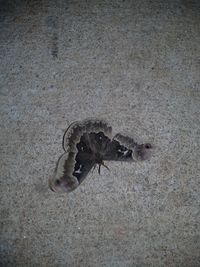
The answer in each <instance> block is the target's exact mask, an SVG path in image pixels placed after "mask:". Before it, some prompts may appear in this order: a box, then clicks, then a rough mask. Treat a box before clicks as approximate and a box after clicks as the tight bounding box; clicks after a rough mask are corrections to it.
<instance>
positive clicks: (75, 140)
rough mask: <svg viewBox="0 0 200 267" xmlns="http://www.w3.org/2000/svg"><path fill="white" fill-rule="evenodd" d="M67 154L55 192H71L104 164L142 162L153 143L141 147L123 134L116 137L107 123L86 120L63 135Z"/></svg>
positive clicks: (54, 180) (53, 187)
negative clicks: (106, 162)
mask: <svg viewBox="0 0 200 267" xmlns="http://www.w3.org/2000/svg"><path fill="white" fill-rule="evenodd" d="M62 145H63V149H64V151H65V152H64V153H63V154H62V155H61V156H60V157H59V159H58V161H57V164H56V168H55V171H54V175H53V176H52V177H51V178H50V179H49V187H50V188H51V190H52V191H54V192H71V191H73V190H74V189H76V188H77V187H78V186H79V185H80V184H81V183H82V182H83V180H84V179H85V178H86V177H87V175H88V173H89V172H90V171H91V169H93V168H95V167H96V166H97V165H98V173H99V174H100V170H101V166H104V167H106V168H107V169H108V167H107V166H106V165H105V163H104V161H130V162H131V161H133V162H134V161H138V160H146V159H148V158H149V156H150V154H151V150H152V145H151V144H150V143H145V144H137V143H136V142H135V141H134V140H133V139H132V138H131V137H128V136H124V135H122V134H120V133H118V134H116V135H115V136H114V137H112V127H111V126H110V125H109V124H108V123H107V122H106V121H104V120H98V119H86V120H83V121H77V122H74V123H72V124H71V125H70V126H69V127H68V128H67V130H66V132H65V133H64V136H63V143H62Z"/></svg>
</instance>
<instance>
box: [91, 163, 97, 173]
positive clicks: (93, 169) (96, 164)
mask: <svg viewBox="0 0 200 267" xmlns="http://www.w3.org/2000/svg"><path fill="white" fill-rule="evenodd" d="M96 166H97V164H95V165H94V167H93V169H92V173H93V172H94V170H95V169H96Z"/></svg>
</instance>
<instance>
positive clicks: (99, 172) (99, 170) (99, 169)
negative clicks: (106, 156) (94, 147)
mask: <svg viewBox="0 0 200 267" xmlns="http://www.w3.org/2000/svg"><path fill="white" fill-rule="evenodd" d="M98 174H99V175H100V174H101V164H99V168H98Z"/></svg>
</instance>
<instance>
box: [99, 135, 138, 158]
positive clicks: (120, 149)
mask: <svg viewBox="0 0 200 267" xmlns="http://www.w3.org/2000/svg"><path fill="white" fill-rule="evenodd" d="M136 145H137V144H136V143H135V141H134V140H133V139H132V138H130V137H128V136H124V135H122V134H119V133H118V134H116V135H115V136H114V137H113V139H112V140H111V141H110V142H109V143H108V144H107V147H106V150H105V153H104V156H103V159H104V160H114V161H132V160H133V150H134V147H135V146H136Z"/></svg>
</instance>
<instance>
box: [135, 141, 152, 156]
mask: <svg viewBox="0 0 200 267" xmlns="http://www.w3.org/2000/svg"><path fill="white" fill-rule="evenodd" d="M152 149H153V146H152V145H151V144H150V143H146V144H141V145H136V146H135V149H134V156H133V157H134V158H135V159H136V160H147V159H149V158H150V157H151V155H152Z"/></svg>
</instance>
